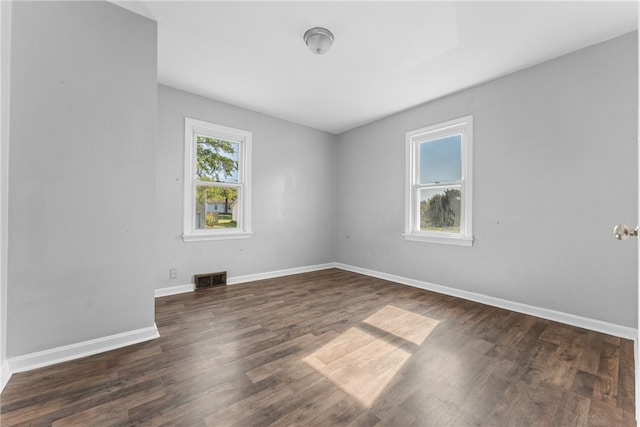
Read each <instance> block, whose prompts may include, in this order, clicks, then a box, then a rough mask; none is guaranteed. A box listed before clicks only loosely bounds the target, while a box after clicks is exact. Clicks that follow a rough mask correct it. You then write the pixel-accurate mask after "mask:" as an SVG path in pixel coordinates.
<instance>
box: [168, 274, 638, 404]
mask: <svg viewBox="0 0 640 427" xmlns="http://www.w3.org/2000/svg"><path fill="white" fill-rule="evenodd" d="M328 268H339V269H341V270H346V271H351V272H354V273H360V274H364V275H367V276H371V277H377V278H380V279H384V280H389V281H390V282H396V283H400V284H403V285H408V286H412V287H415V288H420V289H425V290H428V291H433V292H437V293H440V294H444V295H450V296H454V297H458V298H463V299H466V300H470V301H475V302H479V303H482V304H487V305H490V306H493V307H500V308H504V309H507V310H511V311H515V312H517V313H523V314H529V315H531V316H536V317H540V318H543V319H547V320H553V321H555V322H560V323H565V324H567V325H572V326H577V327H580V328H584V329H589V330H592V331H596V332H602V333H605V334H609V335H614V336H617V337H621V338H626V339H630V340H634V341H636V340H637V338H638V330H637V329H635V328H630V327H628V326H621V325H616V324H614V323H609V322H604V321H602V320H596V319H590V318H588V317H582V316H576V315H574V314H569V313H563V312H560V311H556V310H551V309H547V308H541V307H536V306H532V305H528V304H522V303H518V302H513V301H508V300H504V299H501V298H496V297H491V296H487V295H484V294H479V293H475V292H469V291H464V290H461V289H455V288H450V287H448V286H442V285H437V284H434V283H429V282H424V281H421V280H416V279H409V278H407V277H402V276H396V275H394V274H388V273H382V272H380V271H375V270H369V269H367V268H361V267H355V266H352V265H348V264H342V263H339V262H331V263H327V264H317V265H309V266H305V267H297V268H289V269H286V270H276V271H270V272H266V273H257V274H247V275H245V276H236V277H232V278H230V279H228V280H227V284H228V285H236V284H239V283H246V282H252V281H255V280H263V279H271V278H274V277H281V276H288V275H291V274H299V273H308V272H311V271H319V270H326V269H328ZM192 290H193V284H189V285H181V286H174V287H171V288H160V289H156V297H158V296H166V295H173V294H178V293H183V292H190V291H192ZM638 407H639V408H640V405H639V406H638Z"/></svg>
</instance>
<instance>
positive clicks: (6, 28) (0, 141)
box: [0, 1, 11, 391]
mask: <svg viewBox="0 0 640 427" xmlns="http://www.w3.org/2000/svg"><path fill="white" fill-rule="evenodd" d="M10 52H11V2H8V1H4V2H0V53H1V54H0V59H1V62H0V391H1V390H2V388H3V387H4V384H5V381H8V377H9V369H8V366H7V364H6V362H7V252H8V250H7V249H8V244H9V240H8V238H7V236H8V230H9V222H8V218H9V215H8V205H9V203H8V202H9V200H8V195H9V191H8V183H9V94H10V80H9V71H10V64H9V60H10V57H11V56H10Z"/></svg>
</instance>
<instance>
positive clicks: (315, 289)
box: [0, 269, 635, 427]
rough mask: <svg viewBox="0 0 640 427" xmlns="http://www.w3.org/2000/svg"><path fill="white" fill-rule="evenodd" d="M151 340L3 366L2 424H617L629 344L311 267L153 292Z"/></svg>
mask: <svg viewBox="0 0 640 427" xmlns="http://www.w3.org/2000/svg"><path fill="white" fill-rule="evenodd" d="M156 321H157V325H158V328H159V330H160V335H161V337H160V338H158V339H156V340H154V341H150V342H147V343H142V344H138V345H134V346H130V347H127V348H123V349H119V350H115V351H111V352H108V353H103V354H100V355H96V356H92V357H87V358H84V359H81V360H77V361H73V362H68V363H63V364H59V365H56V366H52V367H48V368H42V369H38V370H34V371H30V372H26V373H21V374H15V375H14V376H13V377H12V379H11V380H10V382H9V384H8V385H7V387H6V388H5V391H4V392H3V393H2V395H1V396H0V398H1V417H0V424H1V425H2V426H3V427H5V426H13V425H32V426H45V425H54V426H107V425H118V426H120V425H122V426H131V425H145V426H158V425H166V426H190V427H195V426H232V425H235V426H267V425H274V426H275V425H277V426H289V425H299V426H341V425H349V426H373V425H376V426H394V427H398V426H414V425H415V426H489V425H491V426H516V425H527V426H529V425H536V426H537V425H539V426H554V425H557V426H570V425H580V426H581V425H594V426H595V425H598V426H627V425H628V426H632V425H635V423H634V366H633V343H632V342H631V341H628V340H621V339H619V338H616V337H612V336H608V335H604V334H601V333H597V332H591V331H587V330H584V329H579V328H575V327H571V326H566V325H563V324H559V323H555V322H551V321H548V320H542V319H538V318H535V317H531V316H526V315H522V314H518V313H513V312H510V311H507V310H502V309H497V308H492V307H488V306H485V305H482V304H477V303H473V302H469V301H465V300H461V299H457V298H452V297H447V296H443V295H440V294H435V293H432V292H427V291H423V290H419V289H414V288H411V287H406V286H402V285H398V284H394V283H390V282H387V281H384V280H380V279H375V278H371V277H367V276H362V275H358V274H354V273H349V272H345V271H341V270H335V269H333V270H325V271H320V272H314V273H307V274H300V275H295V276H288V277H284V278H277V279H271V280H263V281H259V282H253V283H249V284H243V285H237V286H230V287H226V288H224V287H222V288H214V289H209V290H206V291H201V292H195V293H189V294H182V295H176V296H171V297H165V298H159V299H158V300H157V302H156Z"/></svg>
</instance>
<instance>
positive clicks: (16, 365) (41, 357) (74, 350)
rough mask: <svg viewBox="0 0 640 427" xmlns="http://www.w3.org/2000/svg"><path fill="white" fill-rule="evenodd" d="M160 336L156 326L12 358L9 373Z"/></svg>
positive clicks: (28, 369)
mask: <svg viewBox="0 0 640 427" xmlns="http://www.w3.org/2000/svg"><path fill="white" fill-rule="evenodd" d="M159 336H160V334H159V333H158V328H157V327H156V325H155V324H154V325H153V326H152V327H149V328H142V329H136V330H134V331H129V332H123V333H120V334H115V335H109V336H106V337H102V338H97V339H93V340H89V341H84V342H80V343H77V344H71V345H65V346H62V347H57V348H52V349H50V350H44V351H39V352H36V353H30V354H25V355H24V356H18V357H11V358H9V359H8V361H7V362H8V365H9V372H10V373H11V374H15V373H17V372H25V371H30V370H32V369H37V368H41V367H43V366H49V365H54V364H56V363H61V362H66V361H69V360H74V359H80V358H81V357H85V356H91V355H94V354H98V353H103V352H105V351H109V350H115V349H117V348H121V347H126V346H128V345H132V344H138V343H141V342H144V341H149V340H152V339H155V338H158V337H159ZM2 373H3V375H4V367H3V369H2Z"/></svg>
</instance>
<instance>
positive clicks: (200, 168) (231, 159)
mask: <svg viewBox="0 0 640 427" xmlns="http://www.w3.org/2000/svg"><path fill="white" fill-rule="evenodd" d="M196 143H197V155H198V158H197V161H196V176H197V179H199V180H200V181H215V182H226V183H233V184H237V183H238V151H239V149H240V144H239V143H237V142H232V141H225V140H223V139H216V138H211V137H208V136H202V135H196Z"/></svg>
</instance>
